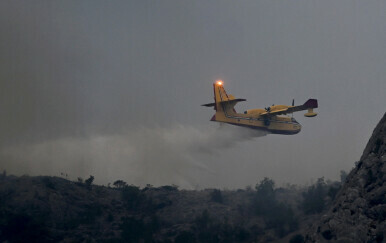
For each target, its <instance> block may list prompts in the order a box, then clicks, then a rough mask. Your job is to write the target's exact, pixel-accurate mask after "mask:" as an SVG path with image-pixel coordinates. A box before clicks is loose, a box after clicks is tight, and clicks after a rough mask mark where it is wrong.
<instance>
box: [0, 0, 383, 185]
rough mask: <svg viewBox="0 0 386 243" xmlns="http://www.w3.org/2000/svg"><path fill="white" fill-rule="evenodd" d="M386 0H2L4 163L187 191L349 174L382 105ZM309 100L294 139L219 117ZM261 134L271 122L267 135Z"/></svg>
mask: <svg viewBox="0 0 386 243" xmlns="http://www.w3.org/2000/svg"><path fill="white" fill-rule="evenodd" d="M385 66H386V4H385V3H384V2H383V1H359V0H358V1H355V0H354V1H348V0H347V1H346V0H343V1H313V0H311V1H309V0H307V1H297V2H292V1H243V2H235V1H220V0H219V1H191V2H182V1H177V0H175V1H146V0H145V1H98V0H96V1H95V0H94V1H87V0H84V1H43V0H42V1H40V0H38V1H7V0H5V1H0V151H1V152H0V170H3V169H5V170H7V172H8V173H9V174H17V175H22V174H30V175H60V173H67V174H68V175H69V176H70V177H71V178H72V179H76V178H77V177H78V176H80V177H83V178H85V177H88V176H89V175H94V176H95V178H96V182H97V183H104V184H106V183H108V182H113V181H115V180H117V179H124V180H126V181H127V182H128V183H134V184H141V185H143V184H148V183H150V184H154V185H160V184H170V183H174V184H177V185H180V186H183V187H187V188H196V187H199V188H203V187H209V186H210V187H220V188H223V187H227V188H237V187H244V186H246V185H253V184H255V183H256V182H257V181H260V180H261V179H262V178H263V177H270V178H273V179H274V180H275V181H276V182H277V183H278V184H282V183H309V182H311V181H312V180H315V179H316V178H319V177H322V176H324V177H326V178H327V179H338V177H339V171H340V170H346V171H347V170H350V169H351V168H352V167H353V165H354V162H355V161H357V160H359V157H360V155H361V153H362V151H363V148H364V146H365V144H366V143H367V140H368V139H369V137H370V135H371V132H372V130H373V128H374V127H375V125H376V124H377V122H378V121H379V119H380V118H381V117H382V115H383V114H384V112H385V110H384V107H385V104H386V96H385V91H386V81H385V77H386V69H385ZM217 79H222V80H224V84H225V89H226V90H227V92H228V93H230V94H233V95H234V96H236V97H238V98H246V99H247V100H248V101H247V102H243V103H240V104H238V105H237V106H236V110H237V111H239V112H242V111H244V110H246V109H252V108H263V107H266V106H268V105H271V104H290V103H291V101H292V99H293V98H294V99H295V103H296V104H302V103H303V102H305V101H306V100H307V99H308V98H311V97H312V98H316V99H318V101H319V108H318V109H317V110H316V111H317V112H318V113H319V115H318V116H317V117H315V118H313V119H308V118H305V117H303V114H302V113H301V112H299V113H297V114H294V117H295V118H296V119H297V120H298V121H299V122H300V123H301V124H302V131H301V132H300V133H299V134H297V135H293V136H279V135H271V134H269V135H266V136H263V137H256V136H257V135H256V134H253V133H254V132H253V131H251V130H248V129H241V128H232V127H229V126H226V127H225V128H224V127H221V128H219V124H216V123H213V122H209V119H210V117H211V116H212V115H213V112H214V111H213V110H212V109H208V108H205V107H201V106H200V105H201V104H204V103H209V102H212V101H213V91H212V83H213V81H215V80H217ZM259 135H262V134H259Z"/></svg>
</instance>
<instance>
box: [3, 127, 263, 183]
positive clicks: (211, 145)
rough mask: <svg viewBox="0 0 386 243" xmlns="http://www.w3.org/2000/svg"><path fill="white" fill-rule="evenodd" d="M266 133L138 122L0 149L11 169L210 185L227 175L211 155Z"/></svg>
mask: <svg viewBox="0 0 386 243" xmlns="http://www.w3.org/2000/svg"><path fill="white" fill-rule="evenodd" d="M265 135H267V134H266V133H265V132H262V131H249V130H247V129H244V128H239V127H231V126H229V125H224V126H221V127H218V128H214V127H204V128H201V129H198V128H195V127H192V126H183V125H180V126H176V127H174V128H172V129H165V128H156V129H149V128H145V127H141V128H139V129H138V130H136V131H130V132H122V134H120V135H109V136H93V137H89V138H82V139H74V138H62V139H58V140H51V141H45V142H43V143H36V144H32V145H22V146H11V147H6V148H4V149H3V150H2V151H0V153H1V154H2V156H3V157H2V160H3V161H5V168H8V169H9V170H11V171H17V170H21V171H28V172H29V173H31V174H33V175H40V174H54V175H59V174H60V175H62V176H63V175H64V176H67V177H68V178H70V179H76V178H77V177H81V178H85V177H87V176H88V174H92V175H94V176H95V177H96V181H97V182H99V183H103V184H108V183H110V182H113V181H111V180H113V179H114V178H119V179H123V180H124V181H127V182H129V183H133V184H135V185H142V186H145V185H146V184H153V185H157V186H160V185H167V184H169V185H170V184H175V185H180V186H182V187H184V188H191V189H192V188H200V187H201V185H203V184H204V185H215V183H214V181H213V178H216V177H222V176H231V175H224V174H223V172H222V171H223V170H222V169H221V167H223V166H224V165H222V163H221V161H218V162H217V163H213V162H211V163H207V161H208V159H209V158H210V157H211V156H212V157H216V156H219V155H220V154H221V153H222V151H223V150H225V149H227V148H229V147H231V146H234V145H235V144H236V143H237V142H243V141H249V140H252V139H253V138H256V137H261V136H265ZM252 141H253V140H252ZM21 151H22V152H21ZM219 158H221V157H220V156H219ZM235 162H236V161H235ZM197 178H200V179H199V180H198V179H197Z"/></svg>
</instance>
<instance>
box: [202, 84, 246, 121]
mask: <svg viewBox="0 0 386 243" xmlns="http://www.w3.org/2000/svg"><path fill="white" fill-rule="evenodd" d="M213 91H214V103H209V104H204V105H203V106H207V107H212V106H213V107H214V109H215V110H216V114H215V115H214V116H213V117H212V119H211V121H216V120H218V119H219V118H221V117H225V116H227V115H228V114H234V113H236V111H235V109H234V106H235V105H236V104H237V102H240V101H246V99H235V97H234V96H233V95H231V94H227V92H226V91H225V89H224V86H223V83H222V82H221V81H218V82H215V83H214V84H213Z"/></svg>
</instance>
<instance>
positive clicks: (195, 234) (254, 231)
mask: <svg viewBox="0 0 386 243" xmlns="http://www.w3.org/2000/svg"><path fill="white" fill-rule="evenodd" d="M90 178H91V177H90ZM90 178H89V179H88V180H86V181H85V182H73V181H69V180H66V179H63V178H58V177H43V176H40V177H29V176H22V177H15V176H6V175H3V176H1V179H0V182H1V184H0V242H3V241H6V240H8V241H9V242H23V241H25V239H28V241H29V242H52V241H54V242H74V241H77V242H79V241H80V242H94V241H98V242H100V241H102V242H253V241H260V242H265V241H275V240H279V239H281V238H283V237H285V236H287V235H288V234H290V233H293V232H296V231H297V230H300V229H301V228H304V227H305V226H306V224H308V223H305V222H309V221H310V220H311V222H312V219H313V218H314V217H315V216H316V215H318V213H319V212H320V211H321V210H320V209H316V211H314V212H307V209H312V208H313V206H312V205H311V207H310V206H304V205H303V204H302V203H303V202H304V201H305V198H307V196H306V195H305V194H304V193H306V192H307V189H306V188H298V187H295V186H292V187H290V188H275V187H274V182H273V181H272V180H270V179H267V178H266V179H264V180H263V181H261V182H260V183H258V184H257V186H256V189H251V188H247V189H245V190H237V191H220V190H217V189H207V190H202V191H187V190H178V188H177V187H175V186H163V187H159V188H154V187H151V186H150V185H149V186H148V187H145V188H143V189H140V188H138V187H135V186H128V185H126V183H125V182H123V181H117V183H115V187H114V188H111V187H105V186H98V185H92V179H90ZM319 186H322V187H323V191H324V192H326V193H327V192H328V191H329V190H328V189H331V188H335V187H336V184H333V183H332V184H331V185H328V184H327V183H325V182H323V181H319ZM310 188H311V187H310ZM310 188H308V189H309V190H310ZM312 188H314V189H316V188H317V187H316V185H314V187H312ZM312 188H311V189H312ZM311 191H312V190H311ZM326 193H322V195H320V197H319V198H320V200H319V202H322V204H323V205H322V206H323V207H324V198H325V196H326V195H327V194H326ZM303 194H304V195H303ZM319 204H320V203H319ZM302 205H303V208H304V209H306V210H301V207H302ZM323 207H322V208H321V209H323ZM314 208H315V207H314Z"/></svg>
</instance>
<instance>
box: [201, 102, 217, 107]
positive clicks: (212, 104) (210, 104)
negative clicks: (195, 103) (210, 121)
mask: <svg viewBox="0 0 386 243" xmlns="http://www.w3.org/2000/svg"><path fill="white" fill-rule="evenodd" d="M215 105H216V103H209V104H203V105H201V106H206V107H212V106H215Z"/></svg>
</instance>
